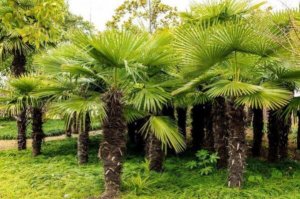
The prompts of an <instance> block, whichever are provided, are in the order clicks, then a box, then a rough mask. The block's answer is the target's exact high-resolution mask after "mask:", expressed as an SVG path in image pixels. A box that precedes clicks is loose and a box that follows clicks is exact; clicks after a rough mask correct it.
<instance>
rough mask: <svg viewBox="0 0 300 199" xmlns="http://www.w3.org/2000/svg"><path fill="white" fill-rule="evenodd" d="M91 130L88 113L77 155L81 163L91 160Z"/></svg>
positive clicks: (82, 128)
mask: <svg viewBox="0 0 300 199" xmlns="http://www.w3.org/2000/svg"><path fill="white" fill-rule="evenodd" d="M90 130H91V119H90V115H89V114H86V117H85V124H84V125H83V126H82V127H81V130H80V133H79V136H78V142H77V156H78V163H79V164H86V163H88V161H89V131H90Z"/></svg>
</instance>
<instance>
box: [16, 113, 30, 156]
mask: <svg viewBox="0 0 300 199" xmlns="http://www.w3.org/2000/svg"><path fill="white" fill-rule="evenodd" d="M16 119H17V128H18V150H19V151H20V150H25V149H26V128H27V124H26V123H27V118H26V109H23V110H22V111H21V113H19V115H18V116H17V117H16Z"/></svg>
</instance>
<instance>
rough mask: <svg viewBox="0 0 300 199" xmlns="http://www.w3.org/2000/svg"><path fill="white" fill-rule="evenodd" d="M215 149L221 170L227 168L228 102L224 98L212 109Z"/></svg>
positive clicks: (216, 101) (219, 99) (218, 100)
mask: <svg viewBox="0 0 300 199" xmlns="http://www.w3.org/2000/svg"><path fill="white" fill-rule="evenodd" d="M212 121H213V128H212V131H213V135H214V136H213V137H214V148H215V150H216V152H217V153H218V156H219V159H218V162H217V167H218V168H219V169H221V168H226V167H227V161H228V150H227V146H228V118H227V116H226V101H225V99H224V98H223V97H218V98H216V100H215V102H214V103H213V109H212Z"/></svg>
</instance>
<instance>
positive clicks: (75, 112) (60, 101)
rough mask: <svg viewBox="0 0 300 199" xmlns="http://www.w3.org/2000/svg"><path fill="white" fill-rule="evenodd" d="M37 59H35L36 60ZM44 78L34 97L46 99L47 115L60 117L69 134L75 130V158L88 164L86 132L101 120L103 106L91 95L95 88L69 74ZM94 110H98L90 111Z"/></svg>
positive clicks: (82, 79) (95, 96) (95, 94)
mask: <svg viewBox="0 0 300 199" xmlns="http://www.w3.org/2000/svg"><path fill="white" fill-rule="evenodd" d="M36 59H37V60H38V57H37V58H36ZM48 75H49V76H48V77H47V76H46V78H45V77H44V81H45V82H47V84H45V85H44V86H43V87H41V88H39V89H38V90H37V91H36V92H35V93H34V94H35V96H37V97H39V98H44V99H47V109H48V115H49V116H53V117H58V118H59V117H62V118H64V120H65V126H66V129H68V131H70V133H71V134H72V133H74V129H76V130H79V136H78V142H77V157H78V163H79V164H86V163H87V162H88V159H89V156H88V144H89V131H90V130H91V124H92V120H95V119H94V118H95V117H97V118H100V119H101V118H103V117H104V116H103V115H104V112H105V111H104V107H103V103H102V101H101V100H100V99H99V97H98V93H95V86H93V85H91V84H90V83H88V82H86V81H85V79H84V78H80V77H75V76H70V75H69V74H68V75H67V74H60V76H58V75H56V74H51V73H50V74H48ZM95 109H97V110H98V111H94V110H95Z"/></svg>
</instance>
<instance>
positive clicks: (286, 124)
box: [278, 116, 292, 160]
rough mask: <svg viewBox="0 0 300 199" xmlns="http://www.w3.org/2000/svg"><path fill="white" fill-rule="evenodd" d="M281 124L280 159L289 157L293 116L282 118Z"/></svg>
mask: <svg viewBox="0 0 300 199" xmlns="http://www.w3.org/2000/svg"><path fill="white" fill-rule="evenodd" d="M279 120H280V126H279V145H278V154H279V159H280V160H284V159H286V158H287V157H288V141H289V139H288V136H289V133H290V130H291V125H292V120H291V116H289V117H288V118H284V117H282V118H280V119H279Z"/></svg>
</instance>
